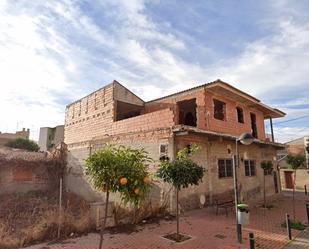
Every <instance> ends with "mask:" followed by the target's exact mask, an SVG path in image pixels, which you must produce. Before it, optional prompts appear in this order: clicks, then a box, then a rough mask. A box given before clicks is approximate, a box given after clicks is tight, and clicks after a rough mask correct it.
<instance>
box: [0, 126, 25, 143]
mask: <svg viewBox="0 0 309 249" xmlns="http://www.w3.org/2000/svg"><path fill="white" fill-rule="evenodd" d="M29 135H30V129H27V130H26V129H25V128H23V130H22V131H16V133H1V132H0V147H3V146H5V144H6V143H7V142H9V141H11V140H14V139H16V138H27V139H29Z"/></svg>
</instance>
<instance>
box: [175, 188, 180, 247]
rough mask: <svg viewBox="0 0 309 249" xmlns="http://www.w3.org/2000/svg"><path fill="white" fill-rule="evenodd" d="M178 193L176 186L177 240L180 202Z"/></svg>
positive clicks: (177, 235) (177, 238) (177, 237)
mask: <svg viewBox="0 0 309 249" xmlns="http://www.w3.org/2000/svg"><path fill="white" fill-rule="evenodd" d="M178 193H179V190H178V188H176V222H177V231H176V240H177V241H178V240H179V203H178Z"/></svg>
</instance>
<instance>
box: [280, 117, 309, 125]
mask: <svg viewBox="0 0 309 249" xmlns="http://www.w3.org/2000/svg"><path fill="white" fill-rule="evenodd" d="M306 117H309V115H304V116H301V117H297V118H292V119H288V120H285V121H281V122H277V123H274V125H278V124H282V123H287V122H292V121H296V120H299V119H303V118H306Z"/></svg>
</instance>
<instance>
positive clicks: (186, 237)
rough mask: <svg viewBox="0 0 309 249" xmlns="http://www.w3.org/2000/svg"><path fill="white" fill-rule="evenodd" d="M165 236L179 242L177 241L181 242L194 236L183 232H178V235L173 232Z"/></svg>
mask: <svg viewBox="0 0 309 249" xmlns="http://www.w3.org/2000/svg"><path fill="white" fill-rule="evenodd" d="M163 238H165V239H169V240H172V241H174V242H177V243H180V242H184V241H186V240H189V239H191V238H192V237H190V236H189V235H186V234H182V233H180V234H178V236H177V233H172V234H167V235H164V236H163Z"/></svg>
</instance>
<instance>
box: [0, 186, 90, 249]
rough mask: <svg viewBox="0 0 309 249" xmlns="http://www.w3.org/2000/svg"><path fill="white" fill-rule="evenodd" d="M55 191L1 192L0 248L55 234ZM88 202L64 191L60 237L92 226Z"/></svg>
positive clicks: (27, 243)
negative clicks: (8, 193)
mask: <svg viewBox="0 0 309 249" xmlns="http://www.w3.org/2000/svg"><path fill="white" fill-rule="evenodd" d="M58 202H59V193H58V192H29V193H27V194H12V195H2V196H0V248H1V249H14V248H18V247H22V246H26V245H29V244H32V243H33V242H36V243H37V242H39V241H45V240H53V239H55V238H57V230H58V220H59V206H58ZM93 227H94V226H93V224H92V223H91V219H90V206H89V204H88V203H87V202H85V201H84V200H82V199H80V198H79V197H77V196H76V195H74V194H72V193H64V194H63V211H62V226H61V236H62V238H69V237H75V236H77V235H81V234H84V233H87V232H89V231H91V230H92V229H93Z"/></svg>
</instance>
